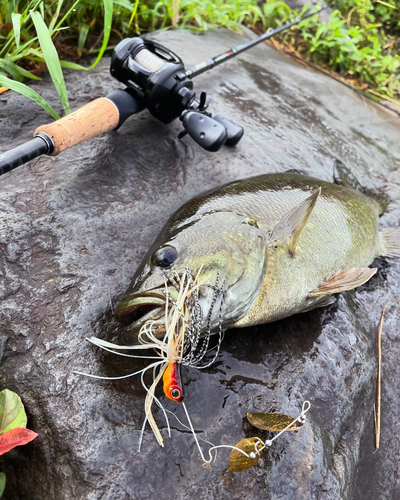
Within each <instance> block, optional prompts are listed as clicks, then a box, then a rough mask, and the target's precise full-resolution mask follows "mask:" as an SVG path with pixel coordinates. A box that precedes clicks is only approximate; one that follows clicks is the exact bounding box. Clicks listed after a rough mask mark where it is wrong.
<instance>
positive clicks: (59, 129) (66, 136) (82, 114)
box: [34, 97, 119, 156]
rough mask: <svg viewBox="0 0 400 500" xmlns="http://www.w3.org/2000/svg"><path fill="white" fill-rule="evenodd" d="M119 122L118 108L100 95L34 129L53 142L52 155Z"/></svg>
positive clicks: (105, 130) (114, 126) (106, 130)
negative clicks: (54, 120) (73, 110)
mask: <svg viewBox="0 0 400 500" xmlns="http://www.w3.org/2000/svg"><path fill="white" fill-rule="evenodd" d="M118 122H119V113H118V110H117V108H116V106H115V104H113V103H112V102H111V101H110V100H108V99H106V98H105V97H100V98H99V99H96V100H94V101H92V102H90V103H89V104H86V105H85V106H83V107H82V108H80V109H78V110H77V111H75V112H74V113H71V114H70V115H67V116H64V118H61V119H60V120H58V121H56V122H54V123H50V124H49V125H42V126H41V127H38V128H37V129H36V130H35V133H34V135H35V136H36V135H37V134H38V133H39V132H45V133H46V134H47V135H49V136H50V137H51V139H52V140H53V142H54V151H53V153H52V154H51V155H52V156H55V155H58V154H59V153H61V151H64V149H67V148H70V147H71V146H75V144H79V143H80V142H83V141H86V140H87V139H91V138H92V137H96V136H97V135H100V134H102V133H104V132H108V131H109V130H113V129H115V128H116V127H117V125H118Z"/></svg>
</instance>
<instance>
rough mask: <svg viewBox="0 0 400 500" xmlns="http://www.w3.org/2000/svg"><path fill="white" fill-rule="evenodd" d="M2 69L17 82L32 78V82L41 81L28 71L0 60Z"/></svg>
mask: <svg viewBox="0 0 400 500" xmlns="http://www.w3.org/2000/svg"><path fill="white" fill-rule="evenodd" d="M0 68H3V70H4V71H6V72H7V73H9V74H10V75H11V76H12V77H13V78H15V79H16V80H17V81H22V80H23V78H24V77H26V78H31V79H32V80H41V78H39V77H38V76H36V75H33V74H32V73H29V71H27V70H26V69H24V68H21V66H18V65H17V64H14V63H13V62H11V61H7V60H6V59H1V58H0Z"/></svg>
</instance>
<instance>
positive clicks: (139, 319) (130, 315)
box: [115, 291, 165, 326]
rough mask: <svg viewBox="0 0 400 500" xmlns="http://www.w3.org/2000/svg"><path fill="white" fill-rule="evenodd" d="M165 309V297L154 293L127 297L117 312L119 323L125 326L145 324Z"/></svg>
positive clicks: (133, 294) (135, 294)
mask: <svg viewBox="0 0 400 500" xmlns="http://www.w3.org/2000/svg"><path fill="white" fill-rule="evenodd" d="M164 308H165V296H164V295H162V294H161V293H157V292H154V291H149V292H142V293H132V294H129V295H127V296H126V297H125V298H124V299H123V300H122V301H121V302H120V304H119V305H118V307H117V309H116V311H115V317H116V319H117V321H119V322H120V323H122V324H123V325H124V326H129V325H132V324H133V323H135V324H136V323H141V324H144V323H145V322H146V321H147V320H148V319H153V318H154V317H155V316H157V315H158V314H155V313H159V312H160V311H161V310H164Z"/></svg>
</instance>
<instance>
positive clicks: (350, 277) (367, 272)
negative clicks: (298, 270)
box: [308, 267, 377, 298]
mask: <svg viewBox="0 0 400 500" xmlns="http://www.w3.org/2000/svg"><path fill="white" fill-rule="evenodd" d="M376 271H377V269H376V268H372V269H370V268H369V267H362V268H360V269H345V270H344V271H339V272H338V273H335V274H334V275H333V276H332V278H331V279H330V280H329V281H326V282H325V283H323V284H322V285H321V286H320V287H318V288H317V289H316V290H313V291H312V292H310V293H309V294H308V297H309V298H311V297H320V296H322V295H332V294H334V293H340V292H346V291H347V290H352V289H353V288H356V287H358V286H360V285H363V284H364V283H366V282H367V281H368V280H369V279H370V278H371V277H372V276H373V275H374V274H375V273H376Z"/></svg>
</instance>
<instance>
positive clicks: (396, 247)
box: [379, 227, 400, 259]
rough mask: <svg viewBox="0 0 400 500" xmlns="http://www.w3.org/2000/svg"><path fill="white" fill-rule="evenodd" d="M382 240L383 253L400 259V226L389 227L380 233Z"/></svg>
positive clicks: (385, 255)
mask: <svg viewBox="0 0 400 500" xmlns="http://www.w3.org/2000/svg"><path fill="white" fill-rule="evenodd" d="M379 234H380V235H381V242H382V255H383V256H384V257H393V258H396V259H400V227H389V228H388V229H384V230H383V231H380V233H379Z"/></svg>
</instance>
